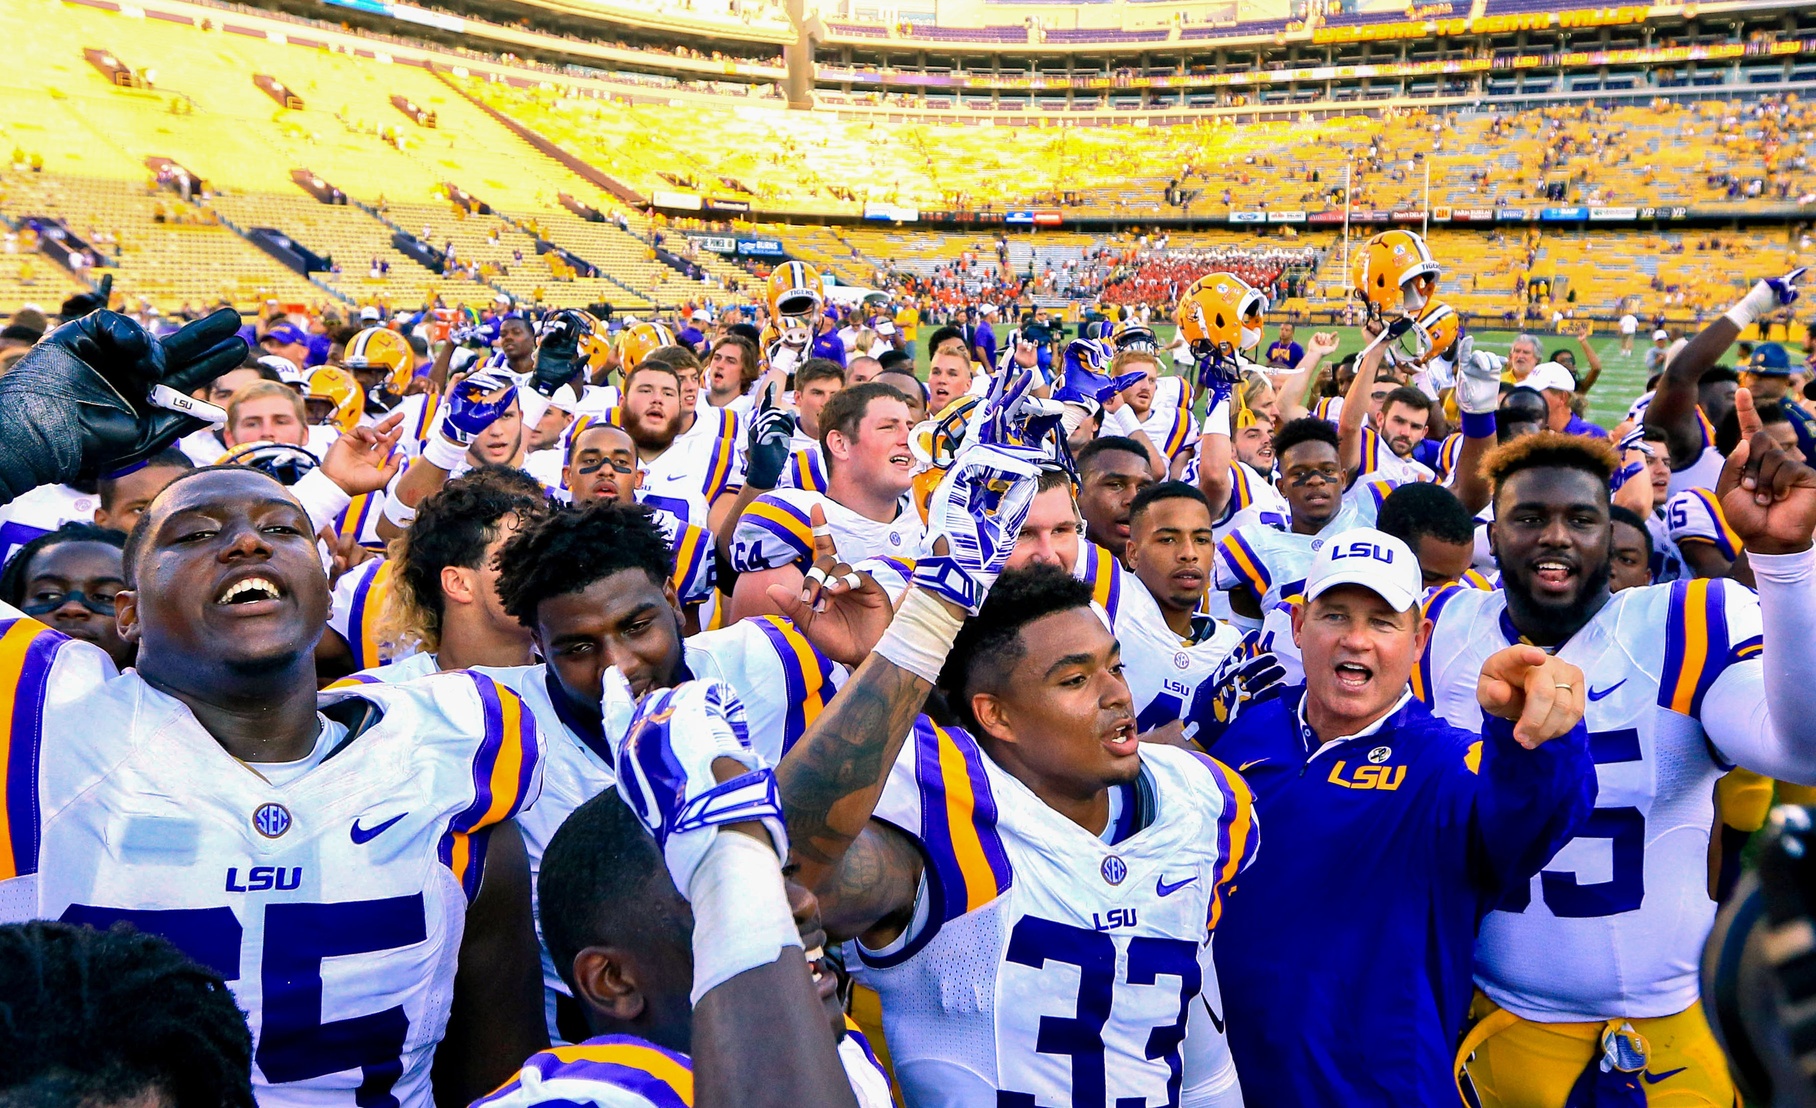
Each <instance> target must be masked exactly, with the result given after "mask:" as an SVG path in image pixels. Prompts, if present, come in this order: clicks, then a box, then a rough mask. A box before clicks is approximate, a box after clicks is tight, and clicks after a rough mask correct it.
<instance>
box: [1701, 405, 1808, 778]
mask: <svg viewBox="0 0 1816 1108" xmlns="http://www.w3.org/2000/svg"><path fill="white" fill-rule="evenodd" d="M1734 409H1735V411H1736V413H1737V414H1738V416H1739V420H1740V429H1741V433H1742V440H1741V442H1740V444H1739V445H1738V446H1736V447H1735V449H1734V452H1733V453H1731V454H1729V455H1728V460H1727V464H1726V465H1724V466H1723V467H1722V472H1721V479H1720V481H1719V482H1718V483H1717V485H1716V494H1717V496H1718V497H1719V498H1720V500H1721V508H1722V514H1723V515H1724V516H1725V517H1726V519H1727V521H1728V525H1729V526H1730V527H1732V528H1733V529H1734V531H1735V533H1736V534H1737V535H1739V536H1740V538H1741V541H1742V543H1743V545H1744V546H1745V549H1746V557H1747V562H1748V564H1749V565H1750V567H1751V569H1752V572H1753V576H1754V579H1755V582H1756V584H1757V586H1758V589H1759V600H1758V604H1757V609H1758V613H1759V620H1760V624H1761V627H1760V638H1759V641H1758V642H1757V643H1756V644H1750V643H1749V642H1748V641H1747V640H1746V639H1745V638H1743V637H1741V636H1744V634H1745V625H1744V623H1743V622H1742V621H1743V620H1744V619H1746V618H1749V617H1750V611H1748V610H1749V609H1751V608H1752V607H1753V605H1752V603H1751V602H1750V600H1743V601H1742V604H1743V609H1742V611H1741V612H1740V613H1738V614H1737V613H1729V614H1728V620H1729V627H1728V631H1729V636H1730V638H1731V639H1733V640H1735V641H1730V642H1729V643H1728V644H1727V646H1728V652H1727V653H1728V657H1727V658H1725V659H1713V658H1711V659H1709V660H1707V661H1706V662H1705V665H1707V666H1718V665H1719V666H1723V667H1724V668H1723V670H1722V672H1720V673H1719V674H1718V675H1717V676H1716V678H1715V680H1714V682H1713V683H1712V684H1711V685H1710V687H1709V691H1708V694H1707V695H1706V696H1705V697H1704V698H1703V703H1702V706H1701V713H1700V714H1701V719H1702V724H1703V728H1704V730H1706V731H1707V732H1708V733H1709V737H1710V739H1712V740H1713V741H1714V743H1715V746H1716V749H1718V750H1720V751H1721V752H1722V753H1723V754H1724V755H1725V756H1726V757H1728V758H1729V759H1730V760H1732V761H1734V762H1736V763H1738V764H1740V765H1744V766H1746V767H1747V768H1748V769H1751V770H1754V771H1755V772H1758V773H1762V774H1764V775H1766V776H1768V777H1775V778H1778V779H1779V780H1783V781H1792V782H1795V783H1797V784H1802V785H1808V784H1816V658H1813V656H1812V654H1811V652H1810V643H1811V642H1813V641H1816V553H1813V552H1812V550H1811V533H1812V531H1816V470H1812V469H1811V468H1810V467H1809V466H1807V465H1804V464H1802V463H1800V462H1794V461H1792V460H1791V459H1790V458H1789V457H1788V456H1787V455H1786V454H1785V452H1784V449H1783V448H1782V447H1780V446H1779V445H1778V444H1777V442H1776V441H1775V440H1774V439H1773V438H1772V436H1771V435H1770V434H1767V433H1765V432H1764V431H1762V430H1761V429H1760V422H1759V413H1758V412H1757V411H1756V410H1755V409H1754V407H1753V397H1752V394H1751V393H1749V392H1748V391H1747V390H1746V389H1741V390H1740V391H1739V392H1737V393H1735V394H1734ZM1717 587H1718V586H1717V585H1714V584H1711V585H1710V586H1708V588H1709V589H1710V590H1711V592H1714V590H1715V589H1716V588H1717ZM1719 587H1722V588H1723V594H1722V595H1721V596H1720V597H1719V598H1718V602H1724V603H1725V601H1726V589H1728V588H1732V587H1733V586H1719ZM1755 646H1756V647H1757V649H1756V650H1755V649H1754V647H1755ZM1755 655H1756V657H1757V661H1752V660H1751V659H1753V658H1754V657H1755ZM1762 692H1763V695H1762Z"/></svg>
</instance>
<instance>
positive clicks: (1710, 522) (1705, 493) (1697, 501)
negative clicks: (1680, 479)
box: [1661, 488, 1744, 562]
mask: <svg viewBox="0 0 1816 1108" xmlns="http://www.w3.org/2000/svg"><path fill="white" fill-rule="evenodd" d="M1661 512H1662V514H1663V516H1664V521H1665V537H1666V538H1668V539H1670V540H1671V544H1672V545H1673V546H1675V547H1677V548H1679V549H1680V550H1681V549H1682V548H1683V546H1684V544H1686V543H1699V542H1700V543H1704V544H1706V545H1709V546H1713V547H1714V548H1715V549H1716V550H1717V551H1718V552H1719V553H1720V554H1721V556H1722V557H1724V558H1726V559H1727V560H1728V561H1730V562H1732V561H1733V560H1734V559H1736V558H1738V557H1740V550H1741V547H1742V546H1743V545H1744V544H1743V543H1742V542H1741V538H1740V536H1739V535H1737V534H1735V533H1734V528H1732V527H1729V526H1728V518H1727V516H1725V515H1723V514H1722V510H1721V501H1719V500H1717V499H1715V493H1713V492H1712V491H1710V490H1709V489H1705V488H1691V489H1685V490H1684V491H1683V492H1680V493H1678V494H1677V495H1675V496H1673V497H1672V498H1671V499H1669V500H1667V501H1665V505H1664V507H1663V508H1662V509H1661Z"/></svg>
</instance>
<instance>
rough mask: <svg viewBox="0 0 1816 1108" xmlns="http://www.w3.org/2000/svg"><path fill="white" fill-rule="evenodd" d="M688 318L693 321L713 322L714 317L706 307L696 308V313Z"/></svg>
mask: <svg viewBox="0 0 1816 1108" xmlns="http://www.w3.org/2000/svg"><path fill="white" fill-rule="evenodd" d="M687 318H688V320H689V321H691V322H693V323H711V322H712V321H713V317H712V316H710V315H708V314H707V313H706V309H705V308H695V309H694V314H693V315H690V316H688V317H687Z"/></svg>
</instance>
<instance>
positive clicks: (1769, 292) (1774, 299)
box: [1722, 266, 1809, 331]
mask: <svg viewBox="0 0 1816 1108" xmlns="http://www.w3.org/2000/svg"><path fill="white" fill-rule="evenodd" d="M1807 268H1809V267H1807V266H1799V267H1797V268H1796V269H1793V270H1792V271H1791V272H1789V273H1787V274H1785V275H1784V276H1783V277H1767V278H1765V279H1764V280H1762V281H1759V282H1756V283H1755V284H1754V285H1753V287H1752V288H1751V289H1748V290H1747V294H1746V295H1745V296H1743V297H1741V298H1740V299H1739V300H1737V301H1735V302H1734V306H1733V307H1731V308H1729V309H1728V310H1727V311H1726V312H1724V313H1722V314H1723V315H1725V316H1727V318H1728V320H1729V321H1730V322H1731V323H1733V324H1734V326H1736V327H1738V328H1740V329H1741V330H1743V331H1744V330H1746V329H1747V328H1748V327H1749V326H1751V325H1752V324H1754V323H1757V322H1758V321H1759V319H1760V317H1761V316H1768V315H1771V314H1772V313H1773V312H1775V311H1777V310H1778V309H1780V308H1788V307H1790V306H1791V304H1792V303H1793V302H1794V301H1795V300H1796V299H1797V281H1798V279H1799V278H1801V277H1802V276H1803V274H1804V270H1806V269H1807Z"/></svg>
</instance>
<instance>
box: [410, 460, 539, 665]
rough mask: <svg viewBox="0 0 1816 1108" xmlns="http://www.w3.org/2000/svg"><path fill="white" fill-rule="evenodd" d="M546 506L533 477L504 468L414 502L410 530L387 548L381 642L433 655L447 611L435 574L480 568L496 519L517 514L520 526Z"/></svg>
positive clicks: (486, 469) (474, 474) (473, 474)
mask: <svg viewBox="0 0 1816 1108" xmlns="http://www.w3.org/2000/svg"><path fill="white" fill-rule="evenodd" d="M512 475H515V477H513V476H512ZM517 478H521V481H520V480H518V479H517ZM549 508H550V505H549V501H548V498H547V497H546V496H545V495H544V494H543V491H542V486H541V485H539V484H537V483H536V479H535V478H534V477H531V476H530V475H529V474H527V473H524V472H523V471H522V470H518V469H514V468H512V467H509V466H482V467H480V468H478V469H475V470H471V471H469V472H467V473H464V474H462V475H461V476H459V477H457V478H455V479H454V480H452V481H449V482H448V483H447V484H445V485H443V486H442V487H441V489H440V491H438V492H436V493H435V495H433V496H430V497H428V498H427V499H425V500H424V501H423V502H422V503H421V504H419V505H417V508H416V518H415V519H414V520H412V521H411V522H410V528H409V530H407V531H405V532H404V533H403V534H402V535H400V536H398V538H397V539H396V540H394V541H393V542H392V543H391V547H390V551H389V557H390V559H391V564H392V565H393V566H394V567H395V569H394V571H393V573H392V578H391V580H392V583H393V584H392V588H391V589H390V590H389V591H387V592H386V594H385V599H384V606H383V608H382V609H381V610H380V613H379V625H378V638H379V640H380V641H381V642H383V643H385V644H387V645H390V646H394V647H395V646H406V645H411V644H415V645H418V646H420V647H421V649H423V650H425V651H428V652H429V653H431V654H433V653H434V652H435V651H437V650H440V649H441V621H442V617H443V615H444V614H445V611H446V609H445V607H444V604H443V597H442V592H441V571H442V570H444V569H447V568H449V567H450V566H455V567H459V568H462V569H475V570H476V569H483V568H484V567H483V566H482V565H481V564H480V563H481V561H482V560H483V559H484V557H485V552H486V547H488V546H490V545H491V544H492V542H493V540H495V539H496V538H498V526H499V523H500V521H502V520H503V519H504V518H505V517H506V516H509V515H515V516H516V517H517V518H518V520H519V521H520V524H519V526H520V527H521V526H526V525H528V524H529V523H531V522H533V521H534V520H537V519H540V518H542V517H543V516H545V515H547V514H548V512H549Z"/></svg>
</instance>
